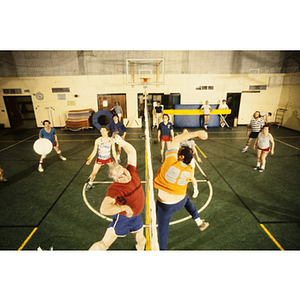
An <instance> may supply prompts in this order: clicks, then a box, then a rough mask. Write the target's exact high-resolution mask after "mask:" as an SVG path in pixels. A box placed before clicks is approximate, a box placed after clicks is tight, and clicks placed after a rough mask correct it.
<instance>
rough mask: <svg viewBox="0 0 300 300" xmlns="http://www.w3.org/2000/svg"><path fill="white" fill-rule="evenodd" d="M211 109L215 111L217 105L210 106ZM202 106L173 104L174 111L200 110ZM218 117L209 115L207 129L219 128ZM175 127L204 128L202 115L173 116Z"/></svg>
mask: <svg viewBox="0 0 300 300" xmlns="http://www.w3.org/2000/svg"><path fill="white" fill-rule="evenodd" d="M210 106H211V108H212V109H217V108H218V107H219V104H210ZM201 107H202V104H201V105H199V104H175V109H200V108H201ZM219 125H220V117H219V115H210V117H209V120H208V124H207V127H219ZM174 126H175V127H181V128H184V127H204V116H203V115H198V116H197V115H182V116H180V115H174Z"/></svg>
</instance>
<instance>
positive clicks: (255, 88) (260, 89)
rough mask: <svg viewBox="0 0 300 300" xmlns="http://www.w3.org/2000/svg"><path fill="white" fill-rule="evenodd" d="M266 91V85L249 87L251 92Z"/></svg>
mask: <svg viewBox="0 0 300 300" xmlns="http://www.w3.org/2000/svg"><path fill="white" fill-rule="evenodd" d="M266 89H267V86H266V85H249V91H262V90H266Z"/></svg>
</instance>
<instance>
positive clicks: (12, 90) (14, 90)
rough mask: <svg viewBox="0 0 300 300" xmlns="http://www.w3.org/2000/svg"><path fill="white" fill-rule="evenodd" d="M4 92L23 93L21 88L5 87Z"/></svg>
mask: <svg viewBox="0 0 300 300" xmlns="http://www.w3.org/2000/svg"><path fill="white" fill-rule="evenodd" d="M3 94H22V90H21V89H3Z"/></svg>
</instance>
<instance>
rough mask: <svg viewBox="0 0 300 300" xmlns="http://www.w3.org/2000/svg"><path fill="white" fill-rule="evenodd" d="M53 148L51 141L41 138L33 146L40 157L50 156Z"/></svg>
mask: <svg viewBox="0 0 300 300" xmlns="http://www.w3.org/2000/svg"><path fill="white" fill-rule="evenodd" d="M52 148H53V146H52V143H51V141H50V140H48V139H45V138H40V139H38V140H36V141H35V142H34V144H33V150H34V151H35V152H36V153H37V154H40V155H46V154H49V153H50V152H51V151H52Z"/></svg>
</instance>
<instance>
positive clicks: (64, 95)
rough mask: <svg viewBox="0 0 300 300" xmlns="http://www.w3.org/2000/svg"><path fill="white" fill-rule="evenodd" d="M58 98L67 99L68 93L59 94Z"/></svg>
mask: <svg viewBox="0 0 300 300" xmlns="http://www.w3.org/2000/svg"><path fill="white" fill-rule="evenodd" d="M57 99H58V100H66V99H67V97H66V94H58V95H57Z"/></svg>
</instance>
